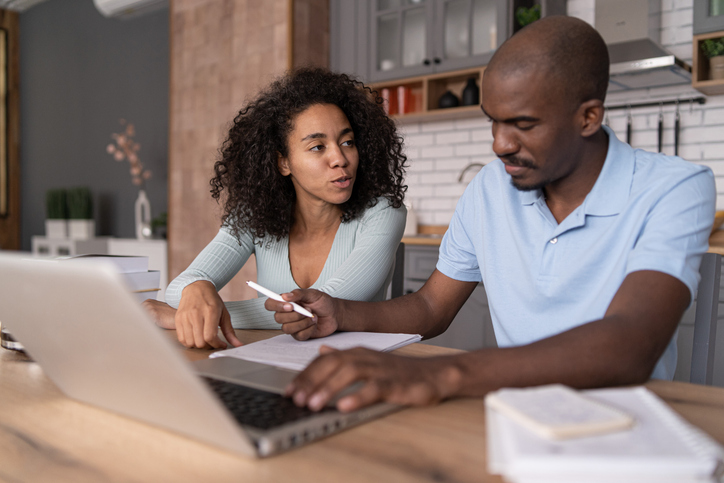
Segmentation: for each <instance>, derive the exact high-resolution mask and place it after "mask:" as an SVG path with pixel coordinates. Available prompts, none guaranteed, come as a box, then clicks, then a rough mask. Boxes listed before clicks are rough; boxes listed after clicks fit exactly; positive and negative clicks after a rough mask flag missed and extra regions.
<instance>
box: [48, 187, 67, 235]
mask: <svg viewBox="0 0 724 483" xmlns="http://www.w3.org/2000/svg"><path fill="white" fill-rule="evenodd" d="M67 219H68V208H67V205H66V191H65V190H64V189H62V188H60V189H51V190H48V191H46V192H45V236H46V237H48V238H68V220H67Z"/></svg>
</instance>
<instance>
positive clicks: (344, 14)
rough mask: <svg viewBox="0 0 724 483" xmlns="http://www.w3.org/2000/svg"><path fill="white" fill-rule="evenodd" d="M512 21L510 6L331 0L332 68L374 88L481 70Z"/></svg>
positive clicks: (494, 0)
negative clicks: (393, 81)
mask: <svg viewBox="0 0 724 483" xmlns="http://www.w3.org/2000/svg"><path fill="white" fill-rule="evenodd" d="M509 15H510V12H509V4H508V2H507V1H506V0H331V3H330V21H331V25H330V36H331V43H330V46H331V49H330V57H331V59H330V66H331V68H332V69H333V70H336V71H339V72H347V73H350V74H355V75H357V76H359V77H361V78H362V79H363V80H365V81H371V82H378V81H384V80H390V79H400V78H404V77H414V76H418V75H425V74H432V73H436V72H447V71H451V70H456V69H464V68H468V67H477V66H482V65H485V64H487V63H488V61H489V60H490V57H491V56H492V54H493V52H494V51H495V49H496V48H497V47H498V46H499V45H500V44H501V43H503V41H504V40H505V39H506V38H507V35H508V30H509V27H508V24H509Z"/></svg>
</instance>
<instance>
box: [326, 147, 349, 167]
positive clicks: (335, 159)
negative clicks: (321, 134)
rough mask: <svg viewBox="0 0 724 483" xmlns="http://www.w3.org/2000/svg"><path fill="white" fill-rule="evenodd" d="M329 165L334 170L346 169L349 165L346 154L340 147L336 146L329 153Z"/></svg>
mask: <svg viewBox="0 0 724 483" xmlns="http://www.w3.org/2000/svg"><path fill="white" fill-rule="evenodd" d="M327 152H328V153H329V156H330V159H329V164H330V166H331V167H333V168H344V167H346V166H347V165H348V164H349V160H348V159H347V156H346V154H345V153H344V151H343V150H342V148H340V147H339V146H334V147H332V148H331V149H329V151H327Z"/></svg>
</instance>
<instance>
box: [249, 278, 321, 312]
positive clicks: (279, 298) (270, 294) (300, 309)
mask: <svg viewBox="0 0 724 483" xmlns="http://www.w3.org/2000/svg"><path fill="white" fill-rule="evenodd" d="M246 284H247V285H248V286H250V287H251V288H253V289H254V290H256V291H257V292H259V293H262V294H264V295H266V296H267V297H269V298H270V299H274V300H277V301H279V302H284V303H285V304H291V305H292V308H293V309H294V311H295V312H296V313H298V314H302V315H303V316H305V317H309V318H314V314H312V313H311V312H310V311H309V310H307V309H305V308H304V307H302V306H301V305H299V304H295V303H294V302H287V301H286V300H284V299H283V298H282V296H281V295H279V294H278V293H275V292H272V291H271V290H269V289H268V288H264V287H262V286H261V285H259V284H258V283H254V282H252V281H251V280H247V281H246Z"/></svg>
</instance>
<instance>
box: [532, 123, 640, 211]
mask: <svg viewBox="0 0 724 483" xmlns="http://www.w3.org/2000/svg"><path fill="white" fill-rule="evenodd" d="M602 127H603V130H604V131H605V132H606V134H607V135H608V152H607V153H606V160H605V161H604V163H603V169H601V173H600V174H599V175H598V179H597V180H596V183H595V184H594V185H593V188H592V189H591V191H590V192H589V193H588V195H587V196H586V199H585V201H584V202H583V210H584V213H585V214H586V215H594V216H610V215H617V214H618V213H620V212H621V211H622V210H623V208H624V207H625V206H626V203H627V202H628V197H629V193H630V192H631V183H632V182H633V173H634V150H633V148H632V147H631V146H629V145H628V144H626V143H622V142H621V141H619V140H618V139H617V138H616V134H614V132H613V131H612V130H611V129H610V128H609V127H608V126H602ZM519 195H520V202H521V204H522V205H532V204H534V203H535V202H536V201H538V200H540V199H542V198H543V190H534V191H520V192H519Z"/></svg>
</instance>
